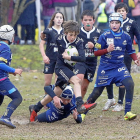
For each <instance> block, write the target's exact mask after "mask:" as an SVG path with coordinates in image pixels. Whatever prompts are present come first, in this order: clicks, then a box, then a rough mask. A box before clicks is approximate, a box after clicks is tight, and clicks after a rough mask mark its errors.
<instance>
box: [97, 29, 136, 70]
mask: <svg viewBox="0 0 140 140" xmlns="http://www.w3.org/2000/svg"><path fill="white" fill-rule="evenodd" d="M109 44H114V45H115V46H114V47H115V50H114V51H112V52H109V53H107V54H105V55H102V56H101V59H100V64H101V65H102V64H103V65H106V66H107V67H116V65H117V64H120V63H123V62H124V53H125V51H127V52H128V54H133V53H135V50H134V49H133V47H132V41H131V38H130V36H129V35H128V34H127V33H126V32H124V31H123V30H122V29H121V32H120V33H114V32H113V31H112V30H108V31H106V32H104V33H103V34H102V35H101V36H100V37H99V39H98V41H97V43H96V45H95V51H96V50H98V49H106V48H108V46H109Z"/></svg>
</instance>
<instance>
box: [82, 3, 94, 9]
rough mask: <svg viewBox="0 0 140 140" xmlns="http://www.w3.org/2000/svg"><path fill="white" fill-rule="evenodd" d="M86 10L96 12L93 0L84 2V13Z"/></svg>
mask: <svg viewBox="0 0 140 140" xmlns="http://www.w3.org/2000/svg"><path fill="white" fill-rule="evenodd" d="M85 10H90V11H93V10H94V3H93V0H84V2H83V11H85Z"/></svg>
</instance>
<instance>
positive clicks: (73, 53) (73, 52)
mask: <svg viewBox="0 0 140 140" xmlns="http://www.w3.org/2000/svg"><path fill="white" fill-rule="evenodd" d="M66 51H67V53H68V55H69V56H79V53H78V51H77V49H76V48H75V47H74V46H69V47H68V48H67V49H66ZM65 62H66V63H68V64H70V65H75V64H76V62H75V61H71V60H65Z"/></svg>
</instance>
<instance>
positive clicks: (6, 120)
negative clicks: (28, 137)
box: [0, 118, 16, 129]
mask: <svg viewBox="0 0 140 140" xmlns="http://www.w3.org/2000/svg"><path fill="white" fill-rule="evenodd" d="M0 124H2V125H6V126H8V127H10V128H12V129H14V128H16V126H15V125H13V124H12V123H11V120H10V118H0Z"/></svg>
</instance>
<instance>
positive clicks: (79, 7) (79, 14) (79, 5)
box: [76, 0, 81, 23]
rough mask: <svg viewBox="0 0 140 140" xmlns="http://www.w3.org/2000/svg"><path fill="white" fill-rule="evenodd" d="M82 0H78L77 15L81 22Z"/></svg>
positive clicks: (78, 20)
mask: <svg viewBox="0 0 140 140" xmlns="http://www.w3.org/2000/svg"><path fill="white" fill-rule="evenodd" d="M80 17H81V0H77V16H76V20H77V22H79V23H81V18H80Z"/></svg>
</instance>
